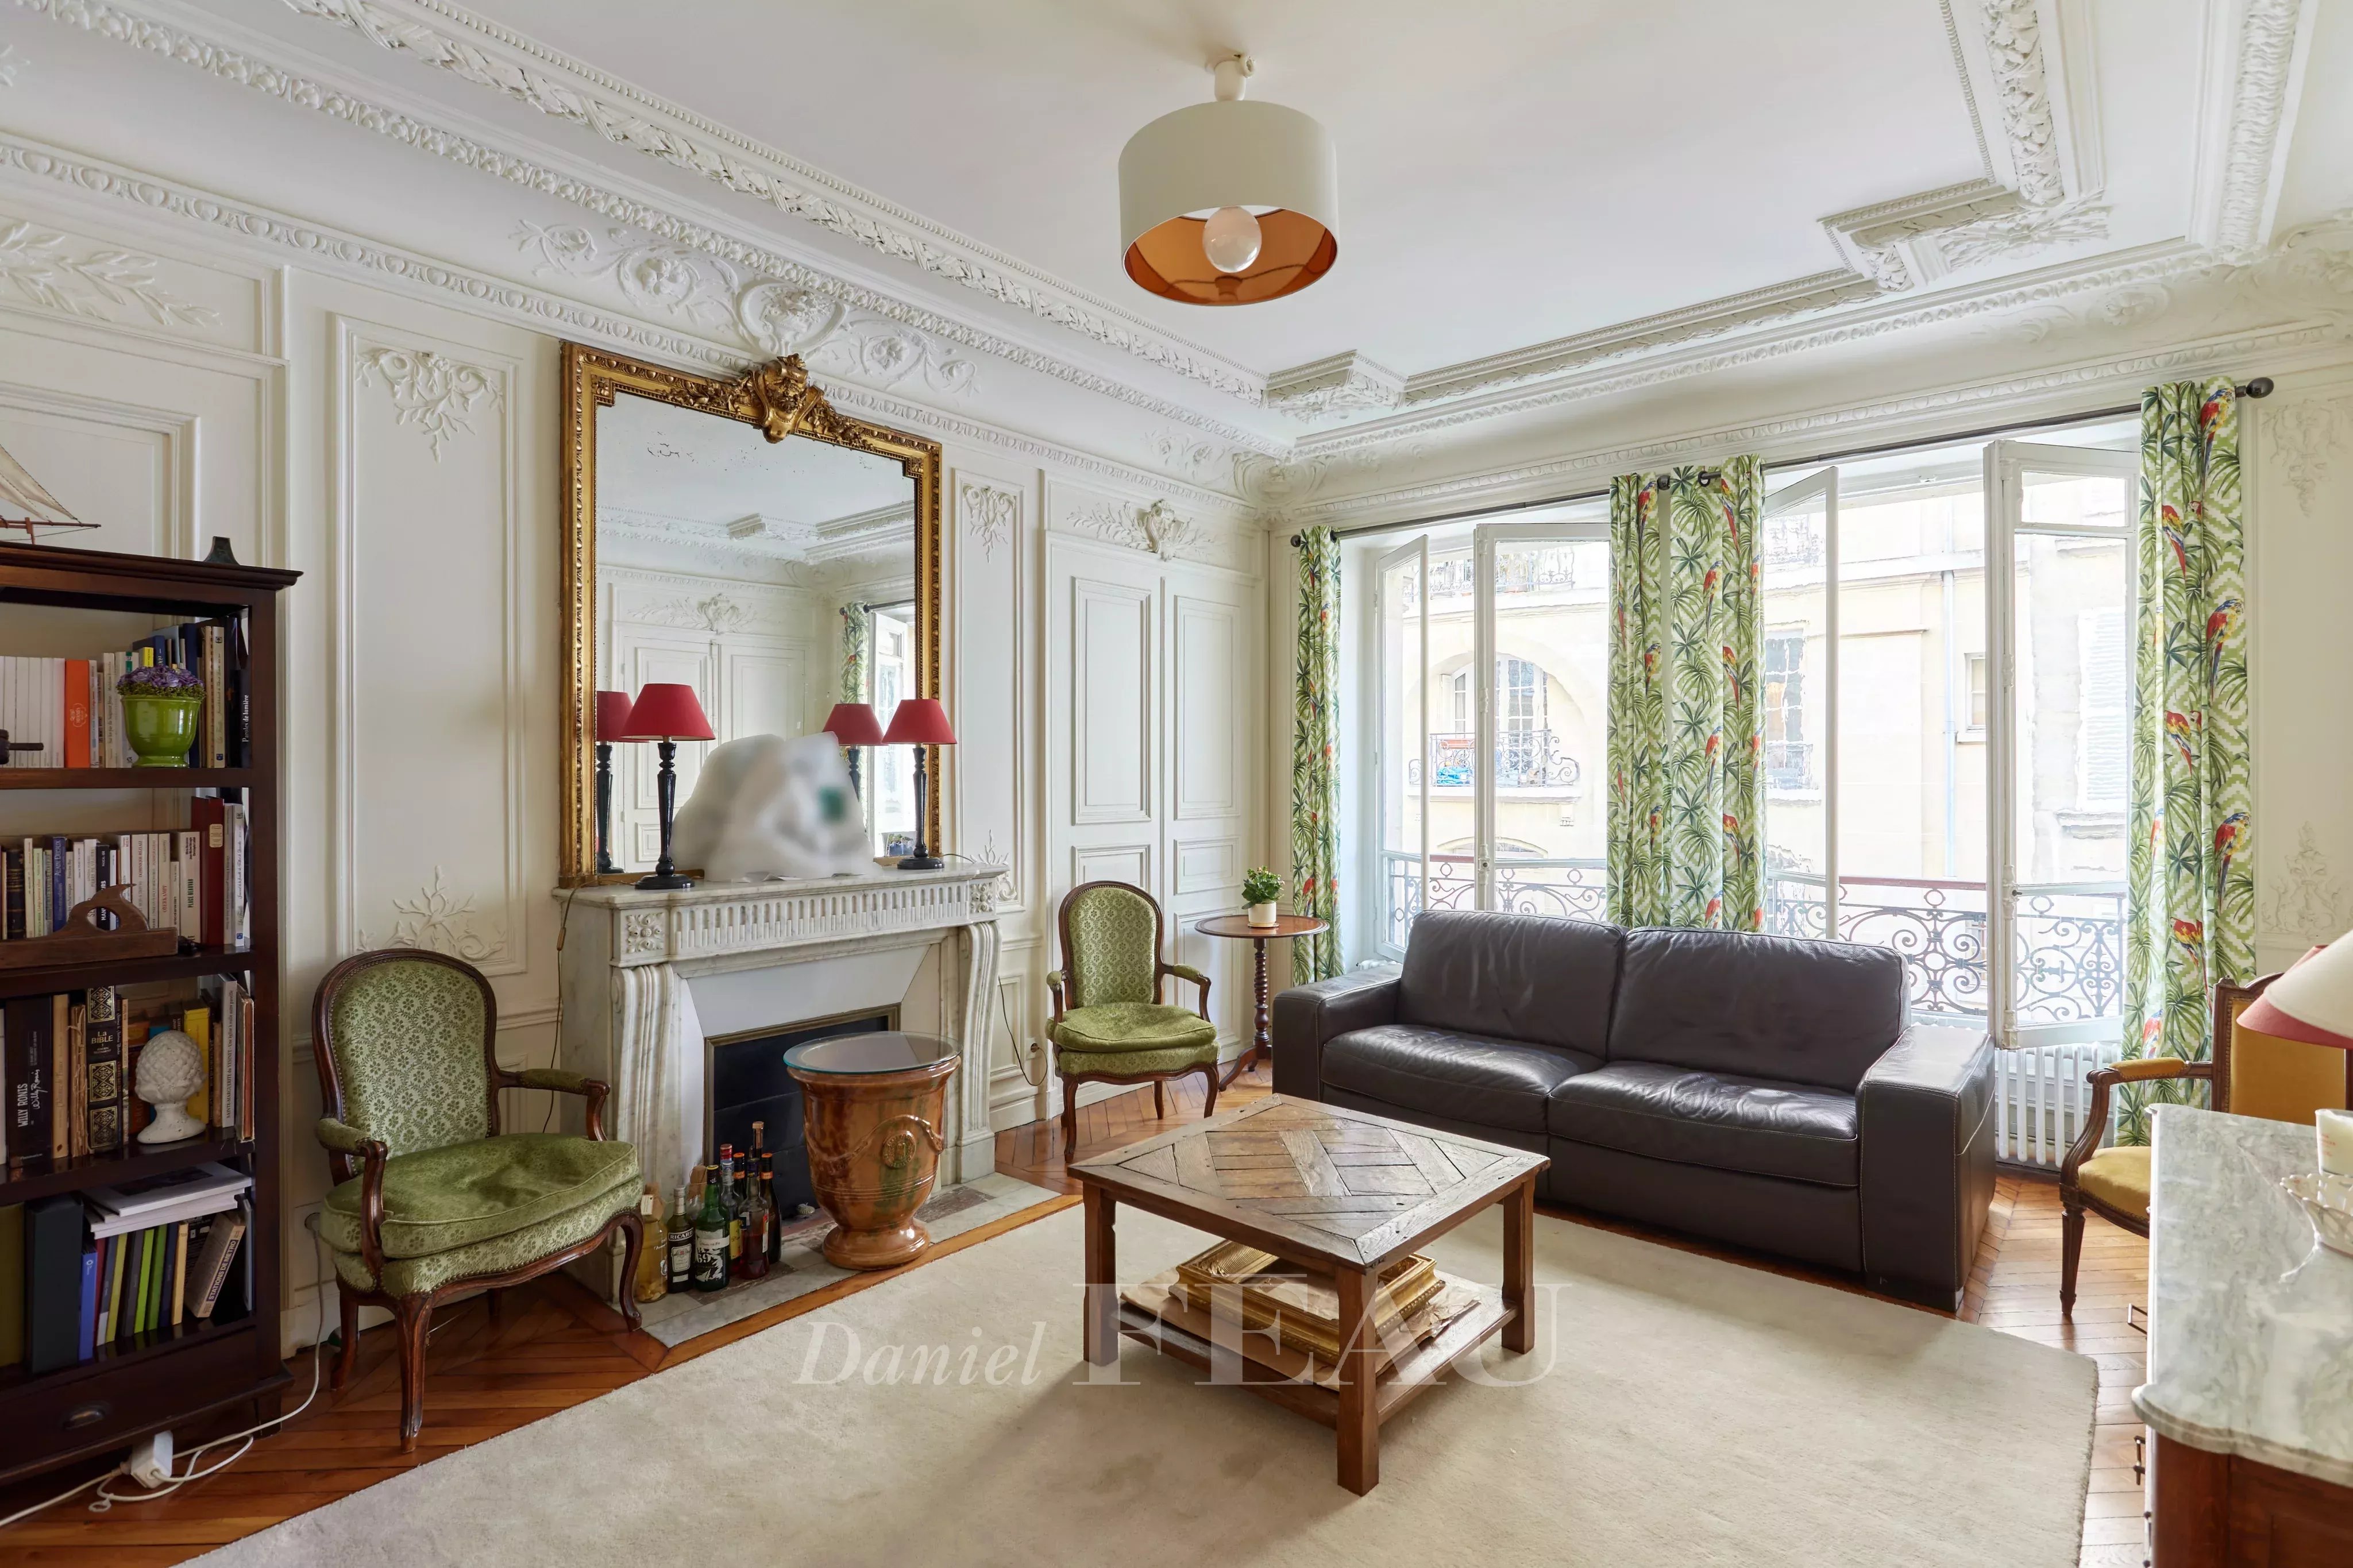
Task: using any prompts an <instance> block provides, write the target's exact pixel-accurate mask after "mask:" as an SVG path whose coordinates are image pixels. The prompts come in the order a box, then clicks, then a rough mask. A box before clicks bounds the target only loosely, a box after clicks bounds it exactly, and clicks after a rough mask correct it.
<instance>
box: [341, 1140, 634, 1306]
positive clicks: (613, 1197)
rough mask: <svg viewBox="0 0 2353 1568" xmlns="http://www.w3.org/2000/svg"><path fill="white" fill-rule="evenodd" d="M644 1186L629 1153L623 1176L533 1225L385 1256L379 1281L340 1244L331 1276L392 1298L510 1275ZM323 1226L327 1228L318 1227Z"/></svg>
mask: <svg viewBox="0 0 2353 1568" xmlns="http://www.w3.org/2000/svg"><path fill="white" fill-rule="evenodd" d="M595 1147H596V1148H599V1149H624V1150H626V1149H628V1147H629V1146H628V1144H627V1143H598V1144H596V1145H595ZM644 1190H645V1187H644V1184H643V1183H642V1182H641V1181H640V1180H639V1179H638V1163H637V1157H636V1154H635V1153H634V1152H632V1153H631V1155H630V1158H629V1165H628V1173H627V1176H626V1178H625V1179H624V1180H621V1181H617V1182H615V1183H614V1184H612V1185H611V1186H609V1187H607V1188H606V1189H605V1190H604V1191H602V1192H600V1193H596V1194H591V1195H590V1197H589V1199H588V1201H586V1202H585V1203H582V1204H580V1205H576V1206H575V1207H572V1208H568V1209H565V1210H563V1211H562V1212H560V1213H558V1214H555V1215H550V1216H549V1217H547V1218H545V1219H542V1220H540V1221H538V1222H537V1223H536V1224H533V1225H527V1226H523V1227H522V1229H521V1230H511V1231H509V1232H507V1233H506V1234H505V1235H503V1236H494V1237H490V1238H489V1239H487V1240H484V1241H476V1242H470V1243H469V1244H468V1245H466V1246H464V1247H451V1248H449V1249H448V1251H446V1252H435V1253H429V1254H427V1255H426V1256H425V1257H422V1258H385V1264H384V1278H383V1279H382V1280H378V1279H376V1278H375V1276H374V1275H373V1274H371V1273H369V1271H368V1266H367V1260H366V1259H364V1258H362V1257H361V1256H360V1255H359V1254H358V1253H357V1252H346V1251H344V1250H343V1248H342V1247H336V1248H335V1250H334V1252H333V1255H332V1256H333V1258H334V1262H335V1277H336V1278H337V1279H341V1280H342V1281H343V1283H344V1284H346V1285H348V1286H350V1287H351V1288H352V1289H354V1290H374V1289H379V1288H380V1289H383V1290H384V1291H385V1294H387V1295H391V1296H414V1295H418V1294H421V1293H422V1292H424V1291H427V1290H436V1289H440V1288H441V1287H442V1286H444V1285H448V1284H449V1283H451V1282H452V1281H454V1280H459V1279H478V1278H480V1277H481V1276H483V1275H487V1274H507V1273H512V1271H513V1270H515V1269H517V1268H524V1267H526V1266H528V1265H530V1264H533V1263H537V1262H539V1261H541V1260H542V1259H543V1258H553V1257H554V1256H555V1255H556V1254H557V1253H559V1252H562V1251H564V1250H565V1248H567V1247H576V1246H578V1245H579V1244H580V1243H581V1242H584V1241H586V1240H587V1239H588V1238H589V1237H593V1236H595V1235H596V1233H597V1232H598V1231H600V1230H603V1229H604V1228H605V1226H607V1225H609V1224H611V1223H612V1220H613V1216H614V1215H621V1214H627V1213H628V1212H629V1211H630V1210H631V1209H634V1208H636V1207H637V1206H638V1194H640V1193H642V1192H643V1191H644ZM321 1228H322V1229H325V1228H326V1227H325V1226H322V1227H321Z"/></svg>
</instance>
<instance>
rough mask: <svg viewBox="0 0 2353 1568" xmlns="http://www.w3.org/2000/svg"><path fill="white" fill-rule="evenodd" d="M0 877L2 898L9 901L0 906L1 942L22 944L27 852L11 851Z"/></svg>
mask: <svg viewBox="0 0 2353 1568" xmlns="http://www.w3.org/2000/svg"><path fill="white" fill-rule="evenodd" d="M5 856H6V861H5V869H0V877H4V878H5V883H0V897H5V900H7V901H6V903H5V905H0V922H5V923H0V942H22V941H23V940H24V939H25V852H24V851H23V850H21V849H10V850H7V851H5Z"/></svg>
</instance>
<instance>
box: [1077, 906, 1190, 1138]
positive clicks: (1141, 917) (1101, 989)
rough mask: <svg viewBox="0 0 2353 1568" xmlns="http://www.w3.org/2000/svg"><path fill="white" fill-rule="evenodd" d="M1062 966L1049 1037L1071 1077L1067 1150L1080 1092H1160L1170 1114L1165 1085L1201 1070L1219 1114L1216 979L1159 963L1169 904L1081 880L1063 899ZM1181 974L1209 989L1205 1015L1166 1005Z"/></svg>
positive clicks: (1158, 1102)
mask: <svg viewBox="0 0 2353 1568" xmlns="http://www.w3.org/2000/svg"><path fill="white" fill-rule="evenodd" d="M1060 923H1061V928H1062V967H1061V968H1060V969H1057V970H1055V971H1054V972H1053V973H1050V974H1049V975H1047V976H1046V989H1047V991H1048V992H1049V993H1050V994H1051V995H1052V997H1053V999H1054V1016H1053V1019H1052V1021H1051V1022H1050V1023H1049V1024H1048V1025H1047V1026H1046V1037H1047V1038H1048V1039H1050V1040H1051V1041H1052V1042H1053V1045H1054V1070H1055V1071H1056V1072H1058V1073H1060V1075H1061V1078H1062V1150H1063V1153H1064V1156H1065V1157H1066V1158H1067V1157H1068V1156H1069V1154H1070V1153H1071V1152H1072V1151H1074V1150H1075V1149H1076V1148H1077V1147H1078V1140H1079V1085H1081V1084H1082V1083H1087V1082H1101V1083H1145V1082H1149V1083H1150V1084H1151V1085H1152V1111H1153V1114H1154V1115H1155V1116H1165V1115H1166V1114H1167V1106H1166V1101H1165V1100H1164V1098H1163V1095H1162V1090H1161V1086H1162V1085H1163V1084H1165V1083H1166V1082H1167V1081H1168V1080H1169V1079H1172V1078H1182V1077H1184V1076H1185V1075H1186V1074H1187V1073H1191V1072H1198V1073H1199V1074H1200V1075H1201V1076H1202V1077H1203V1078H1205V1079H1208V1083H1209V1101H1208V1108H1209V1109H1210V1110H1216V1109H1217V1108H1218V1026H1217V1025H1215V1024H1213V1023H1211V1022H1210V1021H1209V977H1208V975H1206V974H1204V973H1201V972H1200V971H1199V970H1198V969H1194V968H1191V967H1189V966H1187V965H1186V964H1182V963H1163V962H1161V958H1160V932H1161V920H1160V906H1159V904H1158V903H1156V902H1155V900H1153V897H1152V895H1151V894H1150V893H1147V892H1145V890H1144V889H1141V888H1136V887H1131V886H1129V885H1128V884H1127V883H1125V882H1082V883H1080V884H1079V885H1078V886H1077V887H1075V888H1072V889H1071V890H1070V891H1069V892H1068V893H1067V894H1065V895H1063V898H1062V913H1061V922H1060ZM1170 975H1174V976H1176V978H1177V979H1179V980H1189V981H1191V982H1192V983H1193V984H1196V985H1198V986H1199V987H1200V988H1201V1005H1200V1010H1199V1011H1198V1012H1195V1013H1188V1012H1187V1011H1186V1010H1185V1009H1184V1008H1182V1007H1171V1006H1168V1005H1165V1004H1164V1003H1163V1002H1162V1001H1161V996H1160V991H1161V982H1162V981H1163V980H1164V979H1166V977H1168V976H1170Z"/></svg>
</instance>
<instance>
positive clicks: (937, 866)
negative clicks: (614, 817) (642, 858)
mask: <svg viewBox="0 0 2353 1568" xmlns="http://www.w3.org/2000/svg"><path fill="white" fill-rule="evenodd" d="M946 868H947V862H946V861H944V860H943V859H941V858H939V857H938V856H936V855H903V856H901V857H900V858H899V869H901V870H902V871H940V870H944V869H946ZM638 886H640V887H642V886H644V884H643V883H639V884H638Z"/></svg>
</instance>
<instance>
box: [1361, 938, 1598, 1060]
mask: <svg viewBox="0 0 2353 1568" xmlns="http://www.w3.org/2000/svg"><path fill="white" fill-rule="evenodd" d="M1624 937H1625V933H1624V932H1622V931H1620V930H1619V929H1618V928H1617V927H1616V926H1607V925H1596V924H1593V923H1592V922H1590V921H1564V920H1554V919H1551V918H1549V917H1547V916H1543V915H1514V914H1504V913H1502V912H1500V911H1494V910H1431V911H1430V912H1429V913H1428V914H1425V915H1422V916H1420V917H1419V919H1417V920H1416V921H1414V922H1413V938H1412V940H1411V941H1410V942H1408V943H1407V945H1406V952H1405V968H1404V972H1403V973H1402V974H1401V975H1400V976H1399V977H1398V1023H1400V1024H1426V1025H1429V1026H1432V1027H1434V1028H1440V1029H1452V1030H1455V1031H1457V1032H1459V1033H1461V1034H1466V1035H1485V1036H1487V1037H1489V1038H1491V1039H1498V1040H1522V1041H1525V1042H1526V1043H1528V1044H1530V1045H1536V1046H1553V1047H1558V1048H1560V1049H1563V1050H1570V1051H1581V1052H1583V1053H1584V1054H1586V1055H1587V1056H1591V1057H1599V1056H1600V1055H1602V1053H1603V1052H1604V1051H1605V1050H1606V1049H1607V1048H1608V1046H1609V1005H1610V997H1611V995H1612V994H1613V993H1614V992H1615V991H1616V990H1617V987H1618V958H1619V949H1620V946H1621V944H1622V943H1623V941H1624Z"/></svg>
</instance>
